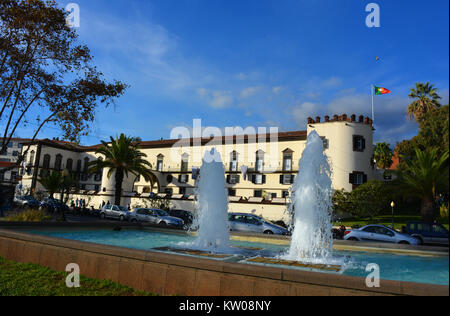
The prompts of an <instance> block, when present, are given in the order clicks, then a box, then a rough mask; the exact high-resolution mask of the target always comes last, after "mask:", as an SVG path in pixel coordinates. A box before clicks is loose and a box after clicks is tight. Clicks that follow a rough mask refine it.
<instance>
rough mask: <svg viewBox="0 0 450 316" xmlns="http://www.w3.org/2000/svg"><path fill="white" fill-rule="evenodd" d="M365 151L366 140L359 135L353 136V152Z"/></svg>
mask: <svg viewBox="0 0 450 316" xmlns="http://www.w3.org/2000/svg"><path fill="white" fill-rule="evenodd" d="M365 149H366V139H365V138H364V137H363V136H360V135H354V136H353V151H359V152H363V151H364V150H365Z"/></svg>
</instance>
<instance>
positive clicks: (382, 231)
mask: <svg viewBox="0 0 450 316" xmlns="http://www.w3.org/2000/svg"><path fill="white" fill-rule="evenodd" d="M344 239H345V240H353V241H376V242H390V243H396V244H406V245H419V244H420V240H419V239H417V238H414V237H411V236H410V235H407V234H401V233H398V232H397V231H395V230H393V229H391V228H389V227H386V226H383V225H366V226H363V227H361V228H359V229H353V230H348V231H346V232H345V237H344Z"/></svg>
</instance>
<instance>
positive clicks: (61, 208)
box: [40, 198, 69, 213]
mask: <svg viewBox="0 0 450 316" xmlns="http://www.w3.org/2000/svg"><path fill="white" fill-rule="evenodd" d="M40 208H41V209H44V208H46V209H48V210H49V211H52V212H55V213H59V212H67V211H69V207H68V206H67V205H66V204H64V203H62V202H61V201H58V200H55V199H51V198H45V199H43V200H42V201H41V203H40Z"/></svg>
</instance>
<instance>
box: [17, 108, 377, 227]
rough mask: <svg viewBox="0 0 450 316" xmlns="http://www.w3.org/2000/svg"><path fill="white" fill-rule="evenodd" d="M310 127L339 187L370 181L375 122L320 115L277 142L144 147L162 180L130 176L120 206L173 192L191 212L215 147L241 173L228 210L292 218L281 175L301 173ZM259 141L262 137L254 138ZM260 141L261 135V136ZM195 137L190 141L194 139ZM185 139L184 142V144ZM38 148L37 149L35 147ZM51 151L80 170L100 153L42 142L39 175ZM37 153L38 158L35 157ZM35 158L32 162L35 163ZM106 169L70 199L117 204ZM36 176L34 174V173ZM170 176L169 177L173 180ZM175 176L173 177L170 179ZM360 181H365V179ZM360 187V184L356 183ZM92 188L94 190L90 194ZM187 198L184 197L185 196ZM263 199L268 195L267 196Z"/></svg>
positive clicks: (227, 167) (180, 205)
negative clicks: (358, 141) (200, 171)
mask: <svg viewBox="0 0 450 316" xmlns="http://www.w3.org/2000/svg"><path fill="white" fill-rule="evenodd" d="M312 131H317V133H318V134H319V135H320V136H321V137H323V138H324V144H325V145H326V147H325V154H326V155H327V156H328V158H329V162H330V165H331V167H332V171H333V174H332V181H333V187H334V188H335V189H345V190H347V191H351V190H353V188H354V187H355V183H350V180H351V179H352V176H350V175H351V174H352V175H353V174H354V173H358V174H360V175H361V177H360V178H361V179H364V181H368V180H370V179H373V178H374V168H373V166H372V160H373V159H372V157H373V145H372V144H373V127H372V124H371V121H370V120H369V119H368V118H366V119H365V120H363V121H358V122H357V121H356V120H354V119H347V118H346V116H342V117H337V118H335V119H334V120H331V121H327V122H320V119H319V118H317V119H316V120H312V119H310V120H309V123H308V128H307V131H306V133H304V136H299V135H303V134H299V133H298V132H297V134H295V132H293V133H294V134H293V136H292V137H291V136H288V137H286V136H285V137H283V138H282V139H279V140H278V141H274V142H258V143H256V142H252V141H248V142H247V143H243V144H231V145H229V144H222V142H220V143H219V145H208V144H207V145H204V146H199V145H195V141H193V144H194V145H191V144H190V142H189V144H184V145H182V144H181V145H180V144H177V145H178V146H172V145H167V144H163V143H161V145H160V146H159V145H154V146H143V149H141V150H142V151H143V152H144V153H145V154H146V155H147V159H148V161H149V162H150V163H151V165H152V169H153V170H154V171H153V173H154V175H155V176H156V177H157V178H158V183H157V184H155V185H154V186H153V187H152V188H151V187H150V183H148V182H146V181H145V179H144V178H143V177H140V178H138V179H137V178H136V176H134V175H129V177H128V178H127V177H126V178H125V180H124V183H123V196H122V200H121V204H122V205H130V206H133V205H137V204H140V205H142V202H143V198H147V197H148V195H149V193H150V192H152V193H154V194H162V195H161V196H164V195H165V193H167V192H171V194H172V197H173V200H172V203H173V205H174V207H176V208H183V209H188V210H194V209H195V203H194V202H193V200H192V199H191V200H188V199H186V198H187V197H188V196H191V197H192V196H193V195H194V194H195V188H196V180H194V179H193V174H192V169H193V168H200V167H201V165H202V157H203V156H204V154H205V152H208V151H210V150H211V149H212V148H215V149H216V151H218V152H219V153H220V154H221V157H222V161H223V164H224V169H225V176H226V177H227V178H228V176H239V181H238V183H235V184H231V183H227V189H231V190H232V192H230V194H231V195H234V196H233V197H230V201H231V203H230V207H229V209H230V212H254V213H255V214H257V215H263V216H264V217H266V218H268V219H272V220H279V219H286V218H287V217H288V214H287V211H286V203H288V201H289V199H286V198H285V197H288V196H289V190H290V187H291V183H286V184H284V183H281V180H282V179H281V178H282V177H285V176H289V175H292V176H296V175H297V173H298V171H299V166H298V164H299V160H300V159H301V156H302V153H303V150H304V148H305V146H306V136H307V135H309V134H310V133H311V132H312ZM355 136H359V137H360V138H362V139H364V142H365V146H364V149H363V150H362V151H357V150H355V149H354V143H355V140H354V137H355ZM256 139H258V137H257V138H256ZM262 139H264V140H265V139H266V137H262ZM259 140H261V139H259ZM191 141H192V140H191ZM184 143H185V142H184ZM31 150H35V151H36V152H37V148H34V147H33V148H32V149H30V152H31ZM233 152H236V153H237V161H238V167H237V171H231V170H230V162H231V157H232V155H231V154H232V153H233ZM257 152H259V153H261V152H263V153H264V164H263V170H262V171H256V170H255V169H256V167H257V163H256V158H257ZM286 153H289V154H290V155H291V157H292V161H291V165H292V167H291V169H290V170H284V169H283V165H284V162H283V158H284V156H285V154H286ZM46 154H48V155H50V156H51V161H50V169H52V168H54V163H55V158H56V155H58V154H60V155H62V157H63V159H62V168H65V166H66V161H67V159H68V158H71V159H72V160H73V162H74V165H73V169H75V168H76V164H77V161H78V160H81V161H82V170H83V169H84V159H85V158H88V159H89V161H92V160H94V159H98V158H99V155H96V154H95V149H92V148H90V149H87V150H71V149H62V148H55V147H51V146H42V148H41V154H40V158H39V166H38V168H39V169H38V171H39V172H38V173H40V172H41V169H42V167H43V157H44V155H46ZM183 155H188V158H187V165H186V168H185V170H184V171H182V170H181V169H182V159H183V158H182V157H186V156H183ZM37 159H38V157H36V158H35V160H36V161H37ZM159 159H162V161H163V163H162V169H161V170H157V166H158V160H159ZM36 161H35V162H33V166H34V167H36ZM241 166H247V167H248V176H247V179H246V180H244V177H243V174H242V172H241ZM107 173H108V170H104V171H103V175H102V177H101V179H97V181H95V179H94V176H91V177H90V178H89V179H87V180H86V181H80V185H82V190H81V191H80V193H79V194H78V195H71V197H70V199H76V198H79V199H83V198H84V199H86V200H88V202H89V204H90V205H89V206H93V207H95V208H97V207H98V206H99V205H101V204H102V203H103V202H104V203H107V202H108V201H109V202H110V203H113V202H114V192H115V178H114V174H113V175H112V176H111V177H110V178H108V177H107ZM32 174H33V173H32ZM253 175H255V176H256V175H258V176H261V177H262V178H263V180H264V182H263V183H260V184H258V183H254V181H252V179H253ZM180 176H181V177H186V176H187V177H188V181H186V182H185V183H184V182H180V181H179V177H180ZM169 178H170V179H169ZM169 180H171V181H169ZM361 181H362V180H361ZM23 184H24V185H31V184H32V176H31V175H28V174H27V175H26V176H24V179H23ZM356 185H357V184H356ZM38 189H43V188H42V187H41V186H40V184H39V183H37V184H36V190H38ZM89 191H90V192H89ZM183 196H184V197H185V198H184V199H181V198H182V197H183ZM263 198H264V199H263Z"/></svg>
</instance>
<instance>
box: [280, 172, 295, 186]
mask: <svg viewBox="0 0 450 316" xmlns="http://www.w3.org/2000/svg"><path fill="white" fill-rule="evenodd" d="M294 179H295V176H294V175H293V174H282V175H281V176H280V184H284V185H291V184H293V183H294Z"/></svg>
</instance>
